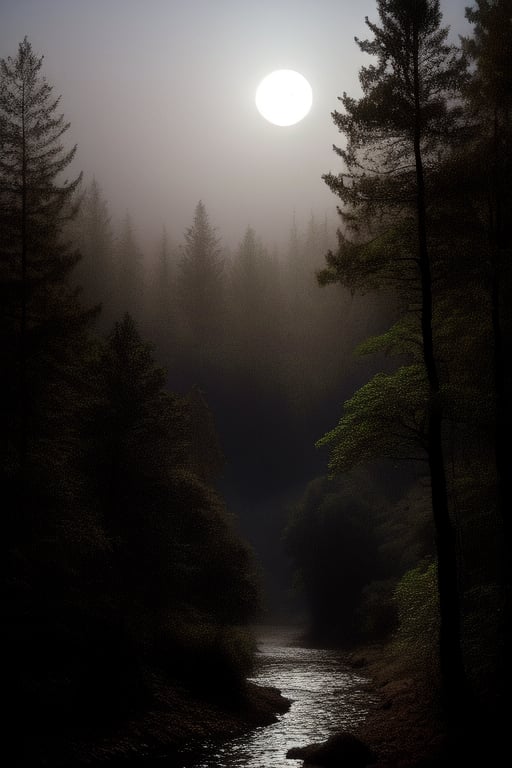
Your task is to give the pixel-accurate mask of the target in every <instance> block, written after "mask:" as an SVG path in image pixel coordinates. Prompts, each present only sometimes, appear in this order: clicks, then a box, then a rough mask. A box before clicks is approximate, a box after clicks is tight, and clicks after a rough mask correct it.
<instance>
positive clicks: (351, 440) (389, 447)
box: [317, 364, 428, 472]
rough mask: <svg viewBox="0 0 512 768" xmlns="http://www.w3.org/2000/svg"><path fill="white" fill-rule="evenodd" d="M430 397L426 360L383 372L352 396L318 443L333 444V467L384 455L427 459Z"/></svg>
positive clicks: (343, 468) (337, 468)
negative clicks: (338, 418)
mask: <svg viewBox="0 0 512 768" xmlns="http://www.w3.org/2000/svg"><path fill="white" fill-rule="evenodd" d="M427 402H428V390H427V384H426V379H425V373H424V370H423V367H422V366H421V365H418V364H415V365H408V366H402V367H401V368H399V369H398V370H397V371H395V372H393V373H390V374H385V373H378V374H377V375H376V376H374V377H373V379H371V381H369V382H368V383H367V384H365V385H364V386H363V387H361V389H359V390H358V391H357V392H356V393H355V395H353V397H351V398H350V400H347V401H346V403H345V406H344V410H345V413H344V415H343V416H342V418H341V419H340V421H339V423H338V426H337V427H335V429H333V430H331V432H328V433H327V434H326V435H325V436H324V437H323V438H322V439H321V440H319V441H318V442H317V445H318V446H319V447H324V446H329V447H331V456H330V462H329V467H330V469H331V470H332V471H333V472H343V471H346V470H348V469H351V468H352V467H354V466H356V465H357V464H360V463H363V462H367V461H372V460H374V459H378V458H382V457H387V458H391V459H395V460H401V459H411V460H415V461H420V460H424V453H423V452H422V450H421V447H422V444H423V443H424V440H425V435H424V425H425V410H426V404H427Z"/></svg>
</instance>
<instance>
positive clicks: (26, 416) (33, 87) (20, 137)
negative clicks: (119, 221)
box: [0, 38, 87, 506]
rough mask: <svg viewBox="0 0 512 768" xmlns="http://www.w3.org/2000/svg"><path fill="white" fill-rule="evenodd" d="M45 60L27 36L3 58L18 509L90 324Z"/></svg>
mask: <svg viewBox="0 0 512 768" xmlns="http://www.w3.org/2000/svg"><path fill="white" fill-rule="evenodd" d="M42 63H43V58H42V57H40V58H39V57H37V56H36V55H35V54H34V52H33V50H32V46H31V44H30V43H29V41H28V40H27V38H25V39H24V40H23V42H22V43H20V45H19V48H18V54H17V56H16V58H14V59H13V58H11V57H8V58H7V59H2V60H1V61H0V80H1V82H0V201H1V205H0V244H1V245H0V249H1V250H0V257H1V262H0V275H1V277H0V280H1V290H2V294H3V297H2V298H3V301H2V318H1V322H2V347H3V350H4V360H3V366H2V367H3V383H2V390H3V391H2V408H3V409H4V419H5V422H6V424H7V430H6V434H7V446H6V454H5V455H4V459H5V462H4V466H5V467H7V472H8V475H9V480H10V481H11V482H12V481H13V480H14V478H17V482H18V489H19V493H18V494H17V496H18V501H20V502H21V503H22V506H23V504H24V502H23V501H22V499H23V498H24V497H25V496H26V493H27V480H28V474H27V471H28V466H29V464H31V465H32V466H34V462H37V461H39V460H40V461H45V462H49V454H48V450H47V448H42V446H41V441H45V440H46V441H47V440H52V438H55V440H53V446H54V447H55V446H56V444H57V443H58V442H59V440H60V441H61V442H62V440H64V437H63V436H62V434H60V437H57V434H58V431H57V432H56V430H55V420H56V418H57V414H58V413H60V415H61V417H62V418H63V417H64V415H65V414H66V406H65V405H64V403H65V398H66V393H68V394H69V392H70V387H71V388H72V381H73V376H72V373H71V368H72V367H73V364H74V363H76V359H75V360H73V357H74V356H76V350H77V349H80V348H81V347H83V343H82V341H80V342H79V341H78V339H79V338H80V337H81V335H82V334H83V332H84V329H85V326H86V323H87V313H84V311H83V310H82V308H81V307H80V305H79V303H78V300H77V291H75V290H73V289H72V288H71V287H70V286H69V284H68V282H67V281H68V278H69V276H70V273H71V271H72V269H73V267H74V266H75V264H76V263H77V261H78V259H79V255H78V254H77V253H75V252H73V251H71V250H70V248H69V244H67V243H66V242H65V240H64V238H63V234H62V233H63V229H64V226H65V225H66V223H67V222H68V221H69V220H70V219H71V218H72V217H73V216H74V214H75V212H76V209H75V207H74V205H73V196H74V193H75V191H76V189H77V187H78V184H79V183H80V179H81V175H79V176H77V177H76V178H75V179H74V180H72V181H67V180H62V174H63V173H64V172H65V171H66V169H67V168H68V167H69V165H70V164H71V162H72V160H73V158H74V156H75V152H76V146H74V147H72V148H71V149H65V147H64V144H63V137H64V135H65V133H66V131H67V130H68V128H69V123H67V122H66V121H65V119H64V116H63V115H62V114H59V111H58V109H59V104H60V98H55V97H54V96H53V95H52V86H50V85H49V84H48V82H47V81H46V79H45V78H44V76H43V75H42V74H41V68H42ZM68 406H69V403H68ZM36 457H38V458H36Z"/></svg>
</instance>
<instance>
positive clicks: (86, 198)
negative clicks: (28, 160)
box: [72, 179, 115, 329]
mask: <svg viewBox="0 0 512 768" xmlns="http://www.w3.org/2000/svg"><path fill="white" fill-rule="evenodd" d="M72 233H73V235H74V238H75V240H76V243H77V246H78V250H79V251H80V253H81V255H82V258H81V260H80V262H79V263H78V265H77V268H76V272H75V278H76V281H77V282H78V283H79V284H80V285H81V286H82V287H83V289H84V299H85V300H86V301H88V302H90V303H91V304H97V303H98V302H100V303H101V306H102V312H101V315H100V324H101V328H102V329H106V328H110V326H111V314H112V310H113V308H112V301H113V295H114V291H115V277H114V264H113V256H114V254H113V248H114V246H113V241H114V238H113V233H112V227H111V218H110V213H109V210H108V204H107V201H106V200H105V198H104V196H103V193H102V190H101V187H100V185H99V184H98V182H97V181H96V179H93V180H92V182H91V184H90V185H89V186H88V187H87V189H86V190H85V193H84V194H83V196H82V197H81V201H80V210H79V212H78V216H77V218H76V221H75V222H74V224H73V227H72Z"/></svg>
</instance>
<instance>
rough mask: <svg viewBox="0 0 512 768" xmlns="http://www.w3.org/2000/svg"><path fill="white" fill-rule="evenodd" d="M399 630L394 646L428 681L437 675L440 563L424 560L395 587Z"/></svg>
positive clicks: (400, 655)
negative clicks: (425, 561) (438, 572)
mask: <svg viewBox="0 0 512 768" xmlns="http://www.w3.org/2000/svg"><path fill="white" fill-rule="evenodd" d="M394 597H395V601H396V605H397V610H398V621H399V624H398V631H397V633H396V636H395V638H394V649H395V652H396V653H397V655H398V656H399V657H401V658H402V659H405V660H406V663H407V665H408V666H410V667H411V668H412V669H413V670H414V671H415V672H416V673H417V674H419V675H420V676H421V678H422V679H423V680H425V681H428V682H430V683H431V682H432V679H433V678H438V674H439V672H438V653H437V637H438V634H439V598H438V588H437V566H436V564H435V563H428V562H427V563H424V564H421V565H419V566H418V567H416V568H413V569H412V570H410V571H408V572H407V573H406V574H405V575H404V576H403V578H402V579H401V580H400V582H399V583H398V585H397V587H396V588H395V594H394Z"/></svg>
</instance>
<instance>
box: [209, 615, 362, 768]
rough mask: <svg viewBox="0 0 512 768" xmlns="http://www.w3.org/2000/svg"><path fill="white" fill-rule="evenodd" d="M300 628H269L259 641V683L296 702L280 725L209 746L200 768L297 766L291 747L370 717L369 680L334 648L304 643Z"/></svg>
mask: <svg viewBox="0 0 512 768" xmlns="http://www.w3.org/2000/svg"><path fill="white" fill-rule="evenodd" d="M296 637H297V632H296V631H294V630H290V629H275V630H268V631H266V632H265V634H264V635H262V636H261V638H260V642H259V652H258V661H257V669H256V674H255V677H254V678H253V680H254V682H256V683H258V684H260V685H272V686H274V687H276V688H279V690H280V691H281V693H282V694H283V696H286V697H287V698H289V699H291V700H292V705H291V707H290V709H289V711H288V712H286V713H285V714H283V715H280V716H279V720H278V722H277V723H273V724H272V725H267V726H262V727H260V728H256V729H255V730H254V731H251V732H250V733H248V734H245V735H243V736H240V737H238V738H236V739H233V740H232V741H230V742H228V743H226V744H223V745H222V746H221V747H219V746H218V745H214V744H211V745H206V746H207V747H209V750H208V754H207V756H205V757H203V758H202V759H201V760H199V761H198V762H196V763H195V764H194V768H242V767H243V768H285V766H286V768H296V766H301V765H302V760H287V759H286V752H287V750H288V749H290V748H291V747H297V746H304V745H306V744H309V743H311V742H315V741H324V740H325V739H327V738H328V737H329V736H331V735H332V734H333V733H337V732H338V731H340V730H344V729H347V730H350V729H352V728H354V727H355V726H357V725H359V724H360V723H361V722H362V721H363V720H364V719H365V717H366V714H367V712H368V708H369V705H370V703H371V697H370V695H369V694H368V693H367V692H366V691H365V685H366V682H367V680H366V678H364V677H363V676H361V675H359V674H358V673H357V672H354V670H352V669H350V668H349V667H347V665H346V664H344V662H343V659H342V657H341V655H340V654H339V653H338V652H337V651H334V650H324V649H316V648H304V647H301V646H300V645H299V644H298V643H297V641H296Z"/></svg>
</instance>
